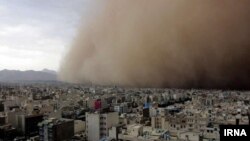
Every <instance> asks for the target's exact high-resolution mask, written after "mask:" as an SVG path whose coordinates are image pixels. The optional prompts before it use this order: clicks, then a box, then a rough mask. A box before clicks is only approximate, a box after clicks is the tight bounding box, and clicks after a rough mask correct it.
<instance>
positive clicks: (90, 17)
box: [60, 0, 250, 89]
mask: <svg viewBox="0 0 250 141" xmlns="http://www.w3.org/2000/svg"><path fill="white" fill-rule="evenodd" d="M249 5H250V1H249V0H239V1H237V0H105V1H97V0H95V1H93V2H91V4H90V8H89V10H88V12H86V13H85V14H83V20H82V21H83V22H82V24H81V26H80V27H79V29H78V33H76V38H75V39H74V41H73V43H72V47H71V48H70V50H69V51H68V53H67V54H66V56H65V58H64V60H63V62H62V63H61V68H60V78H61V79H62V80H64V81H68V82H76V83H93V84H101V85H121V86H132V87H175V88H231V89H235V88H236V89H238V88H246V89H248V88H250V58H249V55H250V8H249Z"/></svg>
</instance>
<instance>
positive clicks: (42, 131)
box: [38, 119, 74, 141]
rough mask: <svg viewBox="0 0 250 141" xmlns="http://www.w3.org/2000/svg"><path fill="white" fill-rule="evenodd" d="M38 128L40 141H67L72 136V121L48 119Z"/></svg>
mask: <svg viewBox="0 0 250 141" xmlns="http://www.w3.org/2000/svg"><path fill="white" fill-rule="evenodd" d="M38 126H39V138H40V141H62V140H69V139H71V138H72V137H73V136H74V120H70V119H48V120H44V121H43V122H41V123H39V124H38Z"/></svg>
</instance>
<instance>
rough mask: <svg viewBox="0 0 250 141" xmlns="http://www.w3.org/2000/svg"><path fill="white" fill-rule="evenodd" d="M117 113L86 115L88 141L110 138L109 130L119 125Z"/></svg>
mask: <svg viewBox="0 0 250 141" xmlns="http://www.w3.org/2000/svg"><path fill="white" fill-rule="evenodd" d="M118 123H119V116H118V113H117V112H111V113H86V132H87V138H88V141H98V140H100V139H102V138H105V137H107V136H108V131H109V128H111V127H112V126H115V125H118Z"/></svg>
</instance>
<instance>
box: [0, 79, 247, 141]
mask: <svg viewBox="0 0 250 141" xmlns="http://www.w3.org/2000/svg"><path fill="white" fill-rule="evenodd" d="M249 94H250V92H248V91H229V90H228V91H223V90H198V89H187V90H184V89H154V88H122V87H117V86H113V87H111V86H110V87H108V86H85V85H79V84H68V83H59V82H51V83H27V84H24V83H20V84H8V83H2V84H1V85H0V101H1V102H0V113H1V115H0V138H1V139H0V140H3V141H9V140H15V141H23V140H29V141H64V140H65V141H99V140H100V141H218V140H220V136H219V132H220V127H219V125H236V124H239V125H249V124H250V120H249V117H250V110H249V101H250V95H249Z"/></svg>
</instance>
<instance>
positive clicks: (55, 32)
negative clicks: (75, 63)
mask: <svg viewBox="0 0 250 141" xmlns="http://www.w3.org/2000/svg"><path fill="white" fill-rule="evenodd" d="M87 8H88V4H87V0H0V70H3V69H10V70H42V69H44V68H47V69H52V70H58V68H59V65H60V61H61V59H62V58H63V56H64V54H65V53H66V51H67V49H68V48H69V47H70V44H71V42H72V40H73V38H74V36H76V35H75V34H76V29H77V27H78V26H79V23H80V21H81V20H84V17H83V16H82V13H83V12H84V10H85V9H87Z"/></svg>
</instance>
